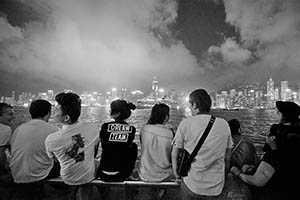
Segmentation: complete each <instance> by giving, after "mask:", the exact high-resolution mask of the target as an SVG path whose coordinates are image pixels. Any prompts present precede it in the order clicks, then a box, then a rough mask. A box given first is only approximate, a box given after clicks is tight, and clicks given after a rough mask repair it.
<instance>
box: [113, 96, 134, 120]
mask: <svg viewBox="0 0 300 200" xmlns="http://www.w3.org/2000/svg"><path fill="white" fill-rule="evenodd" d="M135 108H136V107H135V105H134V104H133V103H131V102H127V101H125V100H121V99H117V100H115V101H113V102H111V104H110V115H113V114H116V113H120V115H119V116H118V117H117V118H116V119H115V120H116V121H122V120H125V119H127V118H129V117H130V115H131V110H135Z"/></svg>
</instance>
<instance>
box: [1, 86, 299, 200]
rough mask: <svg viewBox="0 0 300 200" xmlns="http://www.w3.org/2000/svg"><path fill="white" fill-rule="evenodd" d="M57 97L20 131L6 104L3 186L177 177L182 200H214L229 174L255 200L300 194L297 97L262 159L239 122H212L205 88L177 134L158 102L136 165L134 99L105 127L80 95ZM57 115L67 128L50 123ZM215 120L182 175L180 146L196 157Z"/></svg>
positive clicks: (281, 108) (41, 104)
mask: <svg viewBox="0 0 300 200" xmlns="http://www.w3.org/2000/svg"><path fill="white" fill-rule="evenodd" d="M55 101H56V102H57V104H56V106H55V107H53V106H52V105H51V104H50V103H49V102H48V101H46V100H42V99H38V100H34V101H33V102H32V103H31V104H30V107H29V113H30V115H31V118H32V119H31V120H30V121H28V122H26V123H24V124H22V125H20V126H19V127H17V128H16V129H15V130H14V132H13V133H12V130H11V128H10V124H11V122H12V120H13V119H14V110H13V107H12V106H11V105H9V104H6V103H0V185H1V184H15V185H26V184H31V183H39V182H42V181H44V180H46V179H49V178H54V177H59V176H60V177H61V179H62V180H63V182H64V183H65V184H66V185H70V186H72V185H82V184H86V183H89V182H91V181H92V180H94V179H95V178H98V179H101V180H102V181H105V182H122V181H126V180H130V179H134V180H140V181H145V182H164V181H177V182H179V183H180V195H181V198H182V199H201V200H206V199H209V200H213V199H220V196H221V195H222V191H223V192H224V186H225V183H226V179H225V177H226V174H228V173H232V174H234V175H236V177H237V178H238V179H240V180H241V182H244V184H246V185H248V186H249V187H250V188H251V191H253V199H291V198H292V197H293V198H295V197H297V196H298V197H299V193H298V192H297V188H299V186H300V183H299V181H298V180H300V172H299V169H300V161H299V159H298V152H300V151H299V150H300V120H299V115H300V107H299V106H298V105H297V104H296V103H294V102H288V101H285V102H284V101H278V102H276V108H277V110H278V113H279V114H280V115H281V116H280V120H279V122H278V123H277V124H273V125H271V127H270V131H269V133H268V135H267V136H266V143H265V146H264V148H263V150H264V151H265V153H264V154H263V156H262V158H261V159H259V158H258V154H257V151H256V147H255V146H254V144H253V142H252V141H251V140H249V139H247V138H245V137H244V135H243V131H242V129H241V124H240V122H239V120H238V119H231V120H229V121H228V122H227V121H226V120H225V119H223V118H220V117H216V118H215V119H214V120H213V121H212V120H211V119H212V114H211V106H212V101H211V98H210V96H209V94H208V93H207V91H206V90H204V89H196V90H194V91H193V92H191V93H190V95H189V106H190V110H191V113H192V116H191V117H189V118H185V119H183V120H182V121H181V122H180V124H179V126H178V128H177V130H176V132H175V131H173V129H171V128H169V127H168V126H167V123H168V121H169V119H170V107H169V106H168V105H166V104H164V103H158V104H155V105H154V106H153V107H152V110H151V114H150V117H149V119H148V121H147V122H146V123H145V125H144V126H143V127H142V129H141V131H140V145H141V148H140V149H141V156H140V158H139V162H138V165H137V164H136V163H137V162H136V161H137V159H138V145H137V144H136V143H135V142H134V140H135V135H136V127H135V126H134V125H132V124H129V123H128V122H127V119H128V118H129V117H130V116H131V114H132V110H135V108H136V106H135V105H134V104H133V103H131V102H127V101H125V100H120V99H118V100H114V101H112V102H111V104H110V117H111V118H112V121H110V122H105V123H103V124H102V125H101V128H100V129H99V128H98V126H97V125H96V124H95V123H90V122H82V121H80V120H79V117H80V115H81V99H80V97H79V96H78V95H77V94H75V93H59V94H57V95H56V96H55ZM50 117H53V119H55V120H56V121H57V122H59V123H61V124H62V127H61V128H58V127H57V126H55V125H53V124H52V123H49V119H50ZM210 123H212V127H211V129H210V130H209V132H208V135H207V137H206V139H205V140H204V143H203V145H202V146H201V148H200V149H199V150H198V152H197V153H196V155H195V158H194V159H193V161H192V162H191V166H190V169H189V171H188V174H187V176H184V177H181V175H180V173H179V172H178V168H179V167H178V166H179V157H180V152H181V150H182V149H185V150H186V151H187V152H188V153H189V154H192V152H193V150H194V149H195V147H196V145H197V144H198V142H199V140H200V138H201V137H202V135H203V133H204V132H205V129H206V128H207V126H208V124H210ZM136 166H137V167H136ZM134 169H137V171H136V174H134V173H133V172H134Z"/></svg>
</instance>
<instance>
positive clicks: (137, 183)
mask: <svg viewBox="0 0 300 200" xmlns="http://www.w3.org/2000/svg"><path fill="white" fill-rule="evenodd" d="M45 182H46V183H49V184H50V185H51V184H64V182H63V180H62V179H61V178H53V179H49V180H46V181H45ZM88 184H93V185H97V186H120V187H122V186H139V187H172V188H173V187H175V188H177V187H179V186H180V184H179V183H177V182H175V181H174V182H173V181H168V182H144V181H123V182H104V181H101V180H97V179H95V180H93V181H91V182H90V183H88Z"/></svg>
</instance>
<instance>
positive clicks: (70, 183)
mask: <svg viewBox="0 0 300 200" xmlns="http://www.w3.org/2000/svg"><path fill="white" fill-rule="evenodd" d="M94 179H95V178H94V177H93V178H92V179H91V180H88V181H83V182H80V183H74V182H69V181H66V180H63V181H64V183H65V184H67V185H83V184H86V183H90V182H91V181H93V180H94Z"/></svg>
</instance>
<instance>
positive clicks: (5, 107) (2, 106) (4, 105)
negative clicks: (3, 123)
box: [0, 103, 13, 116]
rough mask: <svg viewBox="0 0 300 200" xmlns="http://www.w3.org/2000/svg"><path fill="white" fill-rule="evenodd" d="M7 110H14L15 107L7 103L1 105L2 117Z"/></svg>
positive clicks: (0, 113)
mask: <svg viewBox="0 0 300 200" xmlns="http://www.w3.org/2000/svg"><path fill="white" fill-rule="evenodd" d="M7 108H13V107H12V106H11V105H9V104H7V103H0V116H2V114H3V112H4V109H7Z"/></svg>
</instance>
